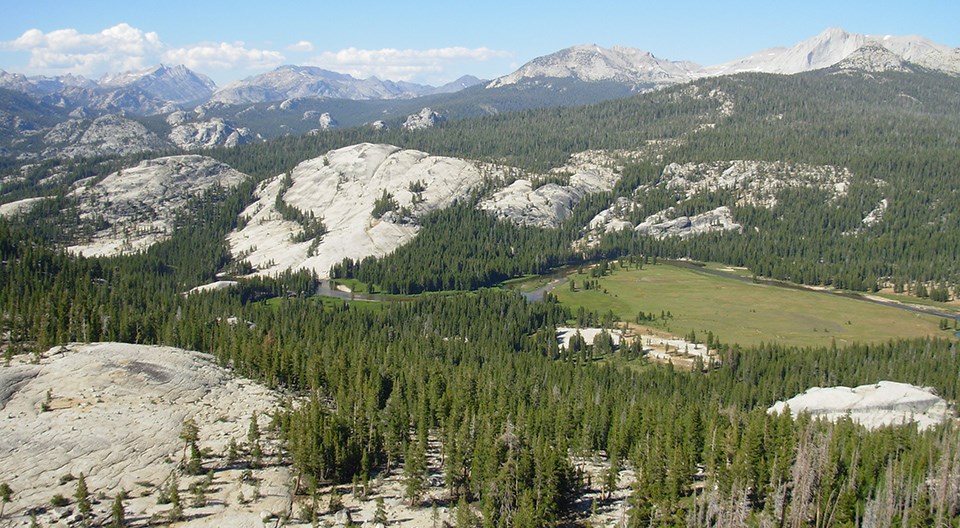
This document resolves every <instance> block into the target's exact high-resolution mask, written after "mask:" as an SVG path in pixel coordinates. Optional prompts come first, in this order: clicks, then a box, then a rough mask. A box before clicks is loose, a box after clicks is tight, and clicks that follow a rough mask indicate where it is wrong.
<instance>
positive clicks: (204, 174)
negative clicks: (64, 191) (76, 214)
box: [69, 156, 247, 256]
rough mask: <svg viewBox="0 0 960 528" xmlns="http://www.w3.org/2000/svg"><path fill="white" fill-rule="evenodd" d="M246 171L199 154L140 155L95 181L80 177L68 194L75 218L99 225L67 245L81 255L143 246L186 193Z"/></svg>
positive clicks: (158, 235) (166, 227)
mask: <svg viewBox="0 0 960 528" xmlns="http://www.w3.org/2000/svg"><path fill="white" fill-rule="evenodd" d="M246 177H247V176H246V175H245V174H243V173H241V172H238V171H236V170H234V169H233V168H231V167H230V166H228V165H225V164H223V163H220V162H219V161H217V160H214V159H212V158H208V157H205V156H170V157H166V158H157V159H153V160H147V161H142V162H140V164H139V165H137V166H135V167H130V168H127V169H123V170H121V171H118V172H115V173H113V174H110V175H109V176H107V177H106V178H104V179H103V180H101V181H100V182H98V183H95V184H93V182H92V181H90V180H81V181H79V182H77V183H76V184H75V185H74V190H73V191H71V193H70V194H71V196H75V197H77V198H79V200H80V215H81V218H84V219H88V220H90V221H95V220H96V221H97V222H98V223H99V224H101V225H100V226H99V227H100V228H99V229H98V230H97V231H96V232H95V233H94V235H93V237H92V238H91V240H89V241H87V242H85V243H81V244H78V245H75V246H73V247H71V248H69V249H70V251H72V252H74V253H82V254H84V255H86V256H102V255H116V254H120V253H130V252H135V251H139V250H142V249H145V248H147V247H148V246H150V245H151V244H154V243H156V242H158V241H160V240H162V239H164V238H166V237H167V236H168V235H169V234H170V233H171V232H172V230H173V224H174V220H175V219H176V216H177V214H178V213H179V212H181V211H182V209H183V207H184V206H185V205H186V204H187V203H188V202H189V200H190V199H191V198H193V197H198V196H200V195H201V194H202V193H203V192H204V191H205V190H207V189H209V188H211V187H212V186H214V185H219V186H222V187H224V188H232V187H235V186H236V185H238V184H239V183H240V182H241V181H243V180H244V179H245V178H246Z"/></svg>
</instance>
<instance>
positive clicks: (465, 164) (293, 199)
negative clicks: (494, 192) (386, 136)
mask: <svg viewBox="0 0 960 528" xmlns="http://www.w3.org/2000/svg"><path fill="white" fill-rule="evenodd" d="M284 180H285V177H284V175H280V176H277V177H275V178H273V179H272V180H268V181H265V182H263V184H261V186H260V188H259V189H258V190H257V191H256V197H257V201H256V202H254V203H253V204H251V205H250V207H248V208H247V209H246V210H245V211H244V212H243V213H242V215H243V216H244V217H245V218H246V220H247V221H246V222H245V223H244V224H245V225H244V227H243V228H241V229H238V230H236V231H234V232H232V233H231V234H230V235H229V236H228V241H229V243H230V246H231V249H232V251H233V253H234V255H243V258H245V259H246V260H248V261H249V262H250V263H251V264H252V265H253V266H254V267H255V268H256V269H257V272H258V273H261V274H274V273H277V272H279V271H283V270H286V269H298V268H301V267H305V268H308V269H312V270H314V271H316V272H317V273H318V274H319V275H320V276H322V277H326V276H327V275H328V274H329V271H330V267H331V266H332V265H333V264H336V263H339V262H341V261H342V260H343V258H344V257H350V258H353V259H361V258H363V257H366V256H370V255H373V256H382V255H385V254H387V253H389V252H391V251H393V250H394V249H395V248H397V247H399V246H400V245H401V244H404V243H406V242H407V241H409V240H411V239H412V238H413V237H414V236H415V235H416V233H417V231H418V230H419V227H418V226H417V223H416V222H417V218H418V217H419V216H421V215H422V214H424V213H426V212H429V211H433V210H436V209H439V208H444V207H448V206H450V205H451V204H452V203H453V202H454V201H456V200H458V199H462V198H463V197H466V196H469V194H470V191H471V190H472V189H473V188H474V187H475V186H476V185H477V184H479V183H480V182H481V181H482V180H483V173H482V172H481V170H480V169H479V168H478V167H477V165H476V164H475V163H472V162H469V161H466V160H462V159H457V158H447V157H440V156H431V155H429V154H427V153H425V152H420V151H416V150H403V149H400V148H398V147H394V146H392V145H375V144H370V143H361V144H359V145H353V146H350V147H344V148H341V149H337V150H333V151H330V152H328V153H327V154H326V155H324V156H321V157H319V158H315V159H311V160H307V161H304V162H302V163H300V164H299V165H298V166H297V167H296V168H294V169H293V171H291V173H290V181H289V182H286V183H289V188H286V183H285V182H284ZM384 192H386V193H388V194H389V195H390V196H391V197H392V200H393V202H394V203H395V207H393V206H392V207H390V208H389V209H390V210H388V211H386V212H385V213H384V214H383V215H382V216H381V217H380V218H374V217H373V216H372V212H373V209H374V204H375V203H376V202H377V200H378V199H380V198H381V197H382V196H383V193H384ZM278 195H280V198H279V199H280V200H282V202H283V203H284V204H286V205H287V206H289V207H293V208H295V209H297V210H299V211H301V212H302V213H303V214H304V215H305V216H309V215H313V217H314V218H316V219H322V221H323V223H324V225H325V226H326V229H327V232H326V233H325V234H323V235H322V237H308V238H306V239H300V238H298V237H300V236H301V234H302V233H303V232H304V228H303V226H302V225H300V224H298V223H297V222H295V221H291V220H284V218H283V217H282V215H281V214H280V211H278V210H277V208H276V202H277V200H278V198H277V196H278ZM294 240H300V241H296V242H295V241H294Z"/></svg>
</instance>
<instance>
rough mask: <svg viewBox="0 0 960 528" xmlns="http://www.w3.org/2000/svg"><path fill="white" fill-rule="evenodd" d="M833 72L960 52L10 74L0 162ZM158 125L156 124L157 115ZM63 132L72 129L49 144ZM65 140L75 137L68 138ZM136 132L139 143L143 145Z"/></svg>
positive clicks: (603, 56) (834, 41)
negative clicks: (107, 129) (456, 69)
mask: <svg viewBox="0 0 960 528" xmlns="http://www.w3.org/2000/svg"><path fill="white" fill-rule="evenodd" d="M824 68H833V69H835V70H837V71H860V72H864V71H866V72H877V71H901V72H915V71H918V70H920V69H924V70H932V71H938V72H942V73H946V74H948V75H953V76H956V75H960V49H956V48H950V47H948V46H944V45H941V44H938V43H935V42H933V41H930V40H929V39H926V38H923V37H919V36H890V35H886V36H871V35H861V34H855V33H849V32H847V31H844V30H842V29H839V28H828V29H827V30H825V31H823V32H822V33H820V34H819V35H816V36H814V37H813V38H810V39H807V40H804V41H802V42H799V43H797V44H796V45H794V46H792V47H789V48H771V49H767V50H763V51H760V52H758V53H755V54H752V55H749V56H746V57H742V58H739V59H736V60H733V61H730V62H726V63H723V64H718V65H713V66H706V67H704V66H700V65H697V64H694V63H692V62H688V61H673V60H667V59H662V58H659V57H656V56H654V55H653V54H651V53H649V52H646V51H642V50H637V49H633V48H626V47H612V48H602V47H600V46H597V45H593V44H590V45H578V46H573V47H570V48H566V49H563V50H560V51H557V52H555V53H552V54H549V55H545V56H542V57H537V58H535V59H533V60H531V61H529V62H528V63H526V64H524V65H523V66H521V67H520V68H519V69H517V70H516V71H514V72H512V73H510V74H508V75H505V76H502V77H499V78H496V79H494V80H492V81H481V80H480V79H478V78H476V77H472V76H464V77H461V78H459V79H457V80H455V81H453V82H451V83H448V84H445V85H442V86H438V87H434V86H427V85H421V84H415V83H410V82H404V81H390V80H381V79H378V78H376V77H370V78H367V79H358V78H355V77H353V76H351V75H348V74H343V73H337V72H333V71H329V70H324V69H321V68H317V67H312V66H296V65H286V66H280V67H278V68H276V69H274V70H271V71H269V72H265V73H262V74H259V75H255V76H252V77H249V78H246V79H243V80H239V81H236V82H233V83H230V84H228V85H226V86H223V87H217V86H216V84H215V83H214V82H213V81H212V80H211V79H210V78H208V77H206V76H205V75H202V74H199V73H196V72H193V71H192V70H190V69H188V68H186V67H185V66H164V65H159V66H155V67H152V68H148V69H145V70H140V71H134V72H126V73H121V74H115V75H106V76H104V77H102V78H101V79H99V80H98V81H93V80H90V79H86V78H84V77H81V76H75V75H66V76H60V77H43V76H37V77H27V76H24V75H22V74H17V73H7V72H4V71H2V70H0V90H3V89H6V90H4V93H0V155H4V156H27V157H31V158H36V157H37V156H43V157H48V156H51V155H57V156H64V155H68V154H71V153H72V155H77V154H80V153H85V152H92V151H90V149H91V148H99V147H90V146H87V147H83V148H81V149H80V150H77V149H76V148H74V147H77V144H76V143H77V142H76V141H73V140H71V139H70V138H73V137H76V138H82V137H87V136H89V137H92V138H100V139H97V140H96V141H95V142H94V145H99V144H101V143H102V141H101V139H102V138H101V136H103V134H101V133H100V132H99V131H98V130H93V131H92V132H89V130H90V127H91V125H96V124H97V121H96V119H97V118H99V117H103V116H105V115H106V114H124V115H121V116H120V117H121V118H123V119H126V120H130V119H133V120H140V121H143V123H144V124H147V125H149V126H148V127H147V128H148V130H149V131H150V132H152V134H153V135H158V136H160V137H161V138H165V140H166V141H167V143H166V144H168V145H176V146H178V147H180V148H187V149H190V148H207V147H212V146H234V145H237V144H241V143H244V142H249V141H254V140H258V139H264V138H271V137H277V136H281V135H291V134H292V135H300V134H306V133H322V132H324V131H325V130H328V129H329V128H331V127H330V123H337V124H338V126H340V127H344V128H349V127H355V126H360V125H364V124H367V125H371V124H376V126H378V127H379V128H380V129H400V128H404V126H403V125H404V123H405V122H406V120H407V119H408V118H409V116H415V115H418V114H419V113H421V112H423V111H424V109H426V108H430V109H432V112H433V113H435V114H436V118H435V119H432V120H431V122H433V123H442V122H444V121H448V122H452V121H456V120H458V119H464V118H472V117H481V116H486V115H496V114H501V113H507V112H513V111H518V110H526V109H532V108H540V107H558V106H576V105H582V104H591V103H597V102H600V101H604V100H608V99H615V98H620V97H626V96H629V95H631V94H634V93H639V92H644V91H649V90H656V89H661V88H664V87H667V86H671V85H675V84H678V83H686V82H690V81H692V80H695V79H699V78H704V77H715V76H722V75H731V74H736V73H743V72H764V73H773V74H786V75H789V74H795V73H800V72H805V71H811V70H818V69H824ZM7 90H8V91H7ZM22 96H26V98H23V97H22ZM3 101H6V102H3ZM154 115H155V116H158V117H157V118H152V117H150V116H154ZM161 116H165V117H161ZM114 121H116V119H114ZM55 125H56V126H57V127H59V128H61V129H63V130H60V132H58V133H56V134H52V135H51V134H50V132H52V131H53V128H52V127H54V126H55ZM60 125H63V126H60ZM127 125H129V126H127ZM139 126H140V125H138V124H134V123H127V124H126V125H124V126H123V127H121V128H123V129H124V130H128V129H129V130H130V131H132V130H133V129H134V128H137V127H139ZM371 126H373V125H371ZM93 128H94V129H96V128H97V127H93ZM405 128H409V127H405ZM64 130H68V131H72V132H71V133H70V134H64V133H63V131H64ZM137 130H139V128H137ZM83 131H88V132H83ZM131 133H132V134H133V136H131V137H135V136H138V135H141V132H131ZM128 135H129V134H128ZM151 144H158V143H157V142H156V141H153V143H151ZM120 147H122V148H120ZM118 148H119V150H118V151H117V152H135V151H140V150H144V149H147V148H148V147H146V146H144V147H143V148H141V147H140V146H138V145H137V141H135V140H133V139H131V141H125V142H124V144H123V145H118ZM149 148H152V147H149Z"/></svg>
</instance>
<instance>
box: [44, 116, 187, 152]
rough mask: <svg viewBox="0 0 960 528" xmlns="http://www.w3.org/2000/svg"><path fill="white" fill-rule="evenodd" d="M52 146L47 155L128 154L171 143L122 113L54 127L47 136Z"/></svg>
mask: <svg viewBox="0 0 960 528" xmlns="http://www.w3.org/2000/svg"><path fill="white" fill-rule="evenodd" d="M44 142H45V143H46V144H48V145H50V147H49V148H48V149H47V150H45V151H44V156H47V157H51V156H59V157H65V158H71V157H75V156H103V155H111V154H116V155H120V156H125V155H127V154H135V153H138V152H150V151H153V150H161V149H165V148H169V147H170V144H169V143H167V142H166V141H164V140H163V139H161V138H160V137H159V136H157V135H156V134H154V133H153V132H150V131H149V130H147V128H146V127H145V126H143V125H141V124H140V123H138V122H136V121H133V120H131V119H127V118H125V117H123V116H121V115H119V114H111V115H106V116H102V117H98V118H96V119H94V120H93V121H85V120H74V119H71V120H68V121H65V122H63V123H60V124H59V125H57V126H55V127H54V128H53V129H52V130H50V132H48V133H47V134H46V135H45V136H44Z"/></svg>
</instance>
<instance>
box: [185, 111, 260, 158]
mask: <svg viewBox="0 0 960 528" xmlns="http://www.w3.org/2000/svg"><path fill="white" fill-rule="evenodd" d="M171 115H173V114H171ZM168 119H169V118H168ZM169 138H170V141H172V142H173V143H174V144H175V145H177V146H178V147H180V148H183V149H187V150H193V149H202V148H210V147H236V146H237V145H243V144H245V143H249V142H251V141H253V140H254V135H253V134H252V133H251V132H250V129H248V128H246V127H239V128H237V127H234V126H233V125H231V124H230V123H229V122H227V121H224V120H223V119H221V118H219V117H215V118H213V119H210V120H209V121H203V122H199V123H183V124H178V125H177V126H175V127H174V128H173V130H171V131H170V136H169Z"/></svg>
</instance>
